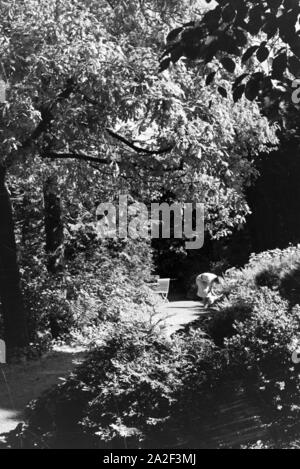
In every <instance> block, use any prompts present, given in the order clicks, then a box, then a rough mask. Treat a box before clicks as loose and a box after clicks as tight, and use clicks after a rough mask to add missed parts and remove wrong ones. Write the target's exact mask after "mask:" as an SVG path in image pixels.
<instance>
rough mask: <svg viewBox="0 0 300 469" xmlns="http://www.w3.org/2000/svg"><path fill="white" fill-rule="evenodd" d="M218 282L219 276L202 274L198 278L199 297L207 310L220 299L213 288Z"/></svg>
mask: <svg viewBox="0 0 300 469" xmlns="http://www.w3.org/2000/svg"><path fill="white" fill-rule="evenodd" d="M218 281H219V278H218V276H217V275H215V274H211V273H204V274H200V275H198V277H197V278H196V285H197V288H198V291H197V296H199V298H201V299H202V300H203V303H204V307H205V308H207V307H208V306H211V305H212V304H213V303H214V302H215V301H216V299H218V297H217V296H215V295H214V292H213V287H214V285H215V284H216V283H217V282H218Z"/></svg>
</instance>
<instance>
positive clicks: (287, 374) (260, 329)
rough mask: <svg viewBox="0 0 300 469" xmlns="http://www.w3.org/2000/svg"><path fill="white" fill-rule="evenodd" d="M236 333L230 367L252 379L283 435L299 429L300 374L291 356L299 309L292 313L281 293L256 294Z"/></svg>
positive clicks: (299, 321) (230, 346) (229, 346)
mask: <svg viewBox="0 0 300 469" xmlns="http://www.w3.org/2000/svg"><path fill="white" fill-rule="evenodd" d="M234 328H235V331H236V332H235V334H234V335H233V336H232V337H231V338H230V339H227V340H226V341H225V345H226V348H227V352H228V356H229V360H230V363H231V366H234V367H237V370H238V371H237V372H238V374H239V375H240V376H243V375H244V376H246V377H247V379H248V380H249V378H251V382H252V385H253V386H254V389H255V390H256V391H257V392H258V393H259V394H260V396H261V397H262V398H263V399H264V401H265V403H266V404H267V406H268V408H269V411H270V420H271V422H272V424H273V425H275V426H278V425H279V426H280V428H281V433H282V434H283V433H288V432H289V431H291V430H293V431H294V430H296V429H297V427H298V425H299V424H298V422H299V416H300V414H299V411H300V375H299V373H298V372H297V370H296V367H295V366H293V363H292V360H291V357H292V352H293V351H294V350H295V344H296V343H297V342H298V340H299V332H300V315H299V308H295V309H293V310H292V311H290V310H289V306H288V302H287V301H286V300H284V299H282V298H281V296H280V295H279V293H278V292H274V291H271V290H269V289H267V288H262V289H260V290H258V291H257V294H256V297H255V299H254V303H253V310H252V314H251V316H250V317H249V318H248V319H246V320H244V321H243V322H236V323H235V324H234Z"/></svg>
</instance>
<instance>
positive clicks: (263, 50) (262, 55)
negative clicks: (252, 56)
mask: <svg viewBox="0 0 300 469" xmlns="http://www.w3.org/2000/svg"><path fill="white" fill-rule="evenodd" d="M269 55H270V51H269V49H268V48H267V47H266V46H260V48H259V49H258V51H257V53H256V57H257V58H258V60H259V62H261V63H262V62H264V61H265V60H267V58H268V57H269Z"/></svg>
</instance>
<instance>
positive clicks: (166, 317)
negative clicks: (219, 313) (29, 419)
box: [153, 301, 212, 337]
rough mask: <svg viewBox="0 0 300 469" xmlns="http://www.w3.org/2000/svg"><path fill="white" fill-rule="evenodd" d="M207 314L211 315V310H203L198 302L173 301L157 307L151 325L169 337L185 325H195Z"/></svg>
mask: <svg viewBox="0 0 300 469" xmlns="http://www.w3.org/2000/svg"><path fill="white" fill-rule="evenodd" d="M209 314H212V310H211V309H205V308H204V307H203V304H202V302H200V301H175V302H171V303H165V304H163V305H161V306H159V308H158V309H157V311H156V313H155V314H154V316H153V324H156V325H158V326H159V327H160V328H161V329H162V330H164V331H165V333H166V335H167V336H169V337H170V336H171V335H172V334H174V333H175V332H178V331H180V330H182V329H184V328H185V327H186V326H187V325H189V324H193V323H196V322H197V320H199V319H200V317H201V316H207V315H209Z"/></svg>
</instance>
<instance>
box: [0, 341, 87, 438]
mask: <svg viewBox="0 0 300 469" xmlns="http://www.w3.org/2000/svg"><path fill="white" fill-rule="evenodd" d="M84 355H85V351H84V349H83V348H82V347H75V348H74V347H72V348H71V347H67V346H64V347H56V348H55V349H54V350H53V351H52V352H51V353H49V354H47V355H46V356H45V357H43V358H41V359H40V360H36V361H33V362H29V363H26V364H24V365H19V364H18V365H0V435H1V434H3V433H6V432H9V431H11V430H13V429H14V428H15V427H16V425H18V424H19V423H20V422H22V419H23V412H24V409H25V407H26V405H27V404H28V402H30V401H31V400H32V399H35V398H37V397H38V396H39V395H40V394H41V393H42V392H43V391H45V390H46V389H48V388H49V387H51V386H53V385H55V384H57V383H59V381H60V379H62V378H64V377H66V376H67V375H68V374H69V373H70V372H71V371H72V370H73V369H74V367H75V366H76V365H77V364H79V363H80V362H81V361H82V360H83V359H84ZM0 439H1V436H0ZM0 441H1V440H0Z"/></svg>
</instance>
